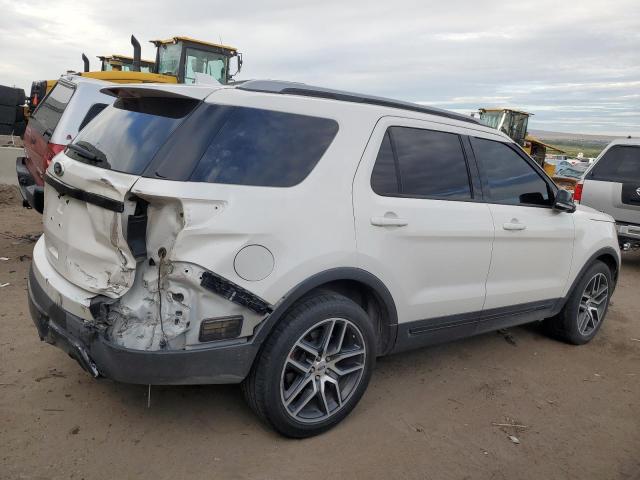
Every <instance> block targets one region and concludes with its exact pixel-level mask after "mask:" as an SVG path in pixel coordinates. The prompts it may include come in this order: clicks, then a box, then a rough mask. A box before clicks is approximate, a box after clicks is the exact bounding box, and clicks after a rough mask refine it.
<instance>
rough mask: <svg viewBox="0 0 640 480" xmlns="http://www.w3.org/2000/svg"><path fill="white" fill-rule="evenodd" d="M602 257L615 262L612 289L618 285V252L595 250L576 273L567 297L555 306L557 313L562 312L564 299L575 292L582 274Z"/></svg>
mask: <svg viewBox="0 0 640 480" xmlns="http://www.w3.org/2000/svg"><path fill="white" fill-rule="evenodd" d="M603 255H610V256H612V257H613V258H614V259H615V261H616V271H615V272H613V288H614V290H615V287H616V284H617V283H618V274H619V273H620V262H621V258H620V254H619V252H618V251H616V250H615V249H613V248H612V247H604V248H601V249H600V250H597V251H596V252H595V253H594V254H593V255H591V256H590V257H589V260H587V261H586V262H584V265H583V266H582V268H581V269H580V271H579V272H578V275H576V278H575V279H574V280H573V283H572V284H571V288H569V290H568V293H567V296H566V297H565V298H564V299H562V300H563V301H562V303H561V304H560V305H559V306H556V310H557V312H559V311H560V310H562V307H563V306H564V302H565V301H566V299H568V298H569V297H571V294H572V293H573V291H574V290H575V288H576V286H577V285H578V282H580V279H581V278H582V276H583V275H584V273H585V272H586V271H587V269H588V268H589V267H590V266H591V265H593V262H595V261H596V260H597V259H598V257H601V256H603ZM612 293H613V292H612Z"/></svg>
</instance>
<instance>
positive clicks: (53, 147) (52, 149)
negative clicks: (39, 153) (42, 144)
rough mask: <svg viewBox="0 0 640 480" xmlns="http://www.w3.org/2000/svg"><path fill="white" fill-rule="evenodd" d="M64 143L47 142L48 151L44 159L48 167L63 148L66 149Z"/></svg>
mask: <svg viewBox="0 0 640 480" xmlns="http://www.w3.org/2000/svg"><path fill="white" fill-rule="evenodd" d="M64 147H65V146H64V145H58V144H57V143H47V153H46V154H45V156H44V161H45V163H46V166H47V168H48V167H49V164H50V163H51V160H53V157H55V156H56V155H57V154H59V153H60V152H61V151H62V150H64Z"/></svg>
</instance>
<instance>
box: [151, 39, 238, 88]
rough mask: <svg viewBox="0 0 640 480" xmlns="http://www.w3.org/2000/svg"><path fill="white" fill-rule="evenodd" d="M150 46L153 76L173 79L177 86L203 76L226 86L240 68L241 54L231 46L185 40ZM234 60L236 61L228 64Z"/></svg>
mask: <svg viewBox="0 0 640 480" xmlns="http://www.w3.org/2000/svg"><path fill="white" fill-rule="evenodd" d="M151 43H153V44H154V45H155V46H156V70H155V73H158V74H160V75H170V76H173V77H176V79H177V82H178V83H186V84H190V83H195V82H196V76H197V74H204V75H208V76H210V77H211V78H213V79H214V80H216V81H218V82H220V83H222V84H226V83H229V81H231V79H232V78H233V76H234V75H235V74H237V73H238V72H239V71H240V69H241V68H242V54H240V53H238V51H237V50H236V49H235V48H233V47H228V46H225V45H219V44H215V43H208V42H203V41H200V40H195V39H192V38H188V37H173V38H170V39H168V40H152V41H151ZM234 57H235V59H236V61H235V62H232V61H231V60H232V59H233V58H234ZM231 63H235V66H232V65H231ZM232 69H233V72H231V70H232Z"/></svg>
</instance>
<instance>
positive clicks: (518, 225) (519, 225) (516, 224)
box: [502, 218, 527, 231]
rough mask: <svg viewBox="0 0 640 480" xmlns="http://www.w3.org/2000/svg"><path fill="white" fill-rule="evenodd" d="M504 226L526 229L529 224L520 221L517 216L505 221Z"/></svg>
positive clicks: (506, 227)
mask: <svg viewBox="0 0 640 480" xmlns="http://www.w3.org/2000/svg"><path fill="white" fill-rule="evenodd" d="M502 228H504V229H505V230H511V231H514V230H525V229H526V228H527V226H526V225H525V224H524V223H520V222H519V221H518V219H517V218H512V219H511V221H510V222H507V223H503V224H502Z"/></svg>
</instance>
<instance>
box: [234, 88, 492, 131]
mask: <svg viewBox="0 0 640 480" xmlns="http://www.w3.org/2000/svg"><path fill="white" fill-rule="evenodd" d="M235 88H237V89H238V90H246V91H250V92H264V93H280V94H285V95H286V94H289V95H300V96H304V97H315V98H326V99H329V100H339V101H342V102H352V103H362V104H366V105H378V106H381V107H390V108H399V109H402V110H410V111H413V112H420V113H427V114H429V115H437V116H439V117H446V118H451V119H453V120H459V121H462V122H469V123H474V124H479V123H480V122H478V120H476V119H475V118H472V117H468V116H466V115H463V114H461V113H455V112H450V111H448V110H443V109H440V108H435V107H426V106H423V105H419V104H417V103H411V102H403V101H401V100H393V99H390V98H384V97H376V96H373V95H363V94H360V93H353V92H345V91H342V90H333V89H330V88H323V87H315V86H312V85H307V84H305V83H297V82H285V81H280V80H245V81H243V82H241V83H240V82H238V83H237V84H236V86H235Z"/></svg>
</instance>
